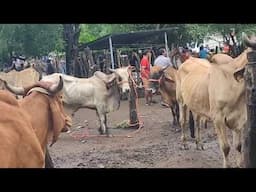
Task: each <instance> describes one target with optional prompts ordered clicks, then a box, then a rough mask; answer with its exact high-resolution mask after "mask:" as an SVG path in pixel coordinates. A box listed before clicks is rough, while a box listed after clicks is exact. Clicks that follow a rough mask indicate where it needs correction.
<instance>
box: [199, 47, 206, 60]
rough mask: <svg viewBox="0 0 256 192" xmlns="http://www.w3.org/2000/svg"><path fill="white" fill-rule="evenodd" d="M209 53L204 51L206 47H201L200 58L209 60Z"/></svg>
mask: <svg viewBox="0 0 256 192" xmlns="http://www.w3.org/2000/svg"><path fill="white" fill-rule="evenodd" d="M207 56H208V53H207V51H206V50H205V49H204V46H201V47H200V51H199V58H202V59H207Z"/></svg>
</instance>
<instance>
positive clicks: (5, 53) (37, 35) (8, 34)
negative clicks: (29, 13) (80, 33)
mask: <svg viewBox="0 0 256 192" xmlns="http://www.w3.org/2000/svg"><path fill="white" fill-rule="evenodd" d="M61 32H62V25H58V24H1V25H0V39H1V40H0V52H1V54H2V55H0V56H1V60H2V61H8V58H10V56H11V55H12V52H15V53H17V54H24V55H25V56H27V57H29V56H41V55H47V54H48V53H49V52H51V51H54V50H56V51H63V38H62V36H61Z"/></svg>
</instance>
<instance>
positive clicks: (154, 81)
mask: <svg viewBox="0 0 256 192" xmlns="http://www.w3.org/2000/svg"><path fill="white" fill-rule="evenodd" d="M167 68H168V66H167V67H165V68H162V67H159V66H154V67H152V68H151V70H150V76H149V79H150V80H149V87H150V88H151V89H154V90H158V89H159V85H160V81H161V78H162V77H163V75H164V71H165V70H166V69H167Z"/></svg>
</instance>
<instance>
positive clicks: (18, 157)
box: [0, 90, 44, 168]
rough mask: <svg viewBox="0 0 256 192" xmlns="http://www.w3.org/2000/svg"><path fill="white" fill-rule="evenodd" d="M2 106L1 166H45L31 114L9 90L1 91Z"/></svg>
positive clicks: (0, 100) (0, 124) (0, 131)
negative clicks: (31, 121)
mask: <svg viewBox="0 0 256 192" xmlns="http://www.w3.org/2000/svg"><path fill="white" fill-rule="evenodd" d="M0 108H1V111H2V112H1V115H0V167H1V168H36V167H37V168H43V167H44V154H43V151H42V149H41V146H40V143H39V141H38V140H37V137H36V134H35V131H34V130H33V127H32V125H31V123H30V117H29V115H28V114H27V113H26V112H25V111H24V109H22V108H21V107H20V106H19V104H18V102H17V100H16V99H15V97H14V96H13V95H11V94H10V93H9V92H7V91H2V90H1V91H0Z"/></svg>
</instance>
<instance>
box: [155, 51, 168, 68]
mask: <svg viewBox="0 0 256 192" xmlns="http://www.w3.org/2000/svg"><path fill="white" fill-rule="evenodd" d="M154 65H155V66H159V67H162V68H165V67H167V66H172V63H171V60H170V58H169V57H167V51H166V49H164V48H161V49H159V56H158V57H157V58H156V59H155V62H154Z"/></svg>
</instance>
